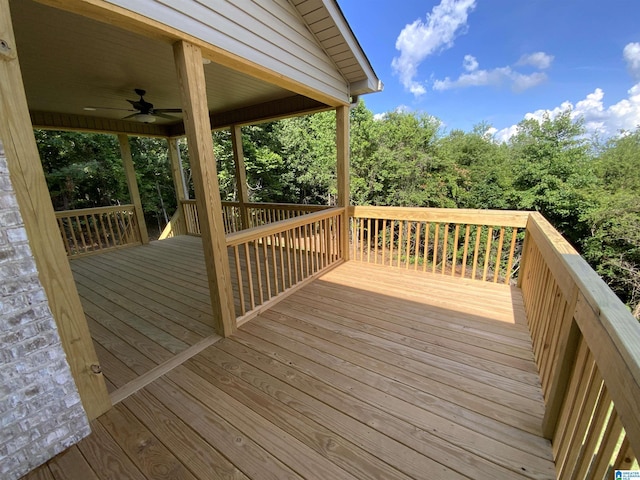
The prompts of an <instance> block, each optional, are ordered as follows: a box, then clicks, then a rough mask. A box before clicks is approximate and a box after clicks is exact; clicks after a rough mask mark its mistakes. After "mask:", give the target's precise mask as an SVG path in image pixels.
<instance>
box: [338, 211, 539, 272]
mask: <svg viewBox="0 0 640 480" xmlns="http://www.w3.org/2000/svg"><path fill="white" fill-rule="evenodd" d="M528 215H529V214H528V212H513V211H495V210H462V209H444V208H442V209H441V208H402V207H351V217H352V219H351V239H350V243H351V249H352V251H351V259H352V260H357V261H361V262H367V263H378V264H382V265H389V266H394V267H401V268H406V269H413V270H421V271H424V272H432V273H438V274H442V275H450V276H452V277H463V278H465V277H466V278H472V279H478V280H482V281H491V282H494V283H497V282H501V283H509V282H510V281H511V279H512V278H513V277H514V273H515V270H516V269H515V268H514V266H515V265H514V259H517V258H518V257H519V255H517V254H518V253H519V252H520V251H521V247H522V242H521V237H522V235H520V236H519V235H518V233H519V232H520V231H521V230H522V231H524V227H525V226H526V222H527V217H528Z"/></svg>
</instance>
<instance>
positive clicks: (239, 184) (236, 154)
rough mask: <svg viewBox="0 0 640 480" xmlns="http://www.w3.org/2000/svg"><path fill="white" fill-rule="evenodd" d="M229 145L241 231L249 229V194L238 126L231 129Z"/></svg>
mask: <svg viewBox="0 0 640 480" xmlns="http://www.w3.org/2000/svg"><path fill="white" fill-rule="evenodd" d="M231 143H232V145H233V164H234V165H235V169H236V190H237V192H238V202H239V203H240V222H241V223H242V229H243V230H246V229H247V228H249V226H250V225H249V211H248V210H247V203H248V200H249V193H248V191H247V170H246V168H245V166H244V151H243V150H242V128H241V127H240V126H238V125H233V126H232V127H231Z"/></svg>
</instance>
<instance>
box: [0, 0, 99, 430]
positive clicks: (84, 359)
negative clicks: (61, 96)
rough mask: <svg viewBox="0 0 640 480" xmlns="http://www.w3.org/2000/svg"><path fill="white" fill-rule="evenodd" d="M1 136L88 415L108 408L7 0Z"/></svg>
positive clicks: (0, 74) (0, 25) (2, 24)
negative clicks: (51, 191)
mask: <svg viewBox="0 0 640 480" xmlns="http://www.w3.org/2000/svg"><path fill="white" fill-rule="evenodd" d="M0 39H1V40H2V41H3V45H6V47H4V46H3V48H2V49H0V138H1V139H2V142H3V144H4V148H5V153H6V156H7V161H8V164H9V175H10V177H11V182H12V184H13V185H14V187H15V194H16V198H17V200H18V207H19V209H20V213H21V215H22V219H23V222H24V226H25V230H26V232H27V237H28V238H29V245H30V247H31V252H32V254H33V257H34V258H35V262H36V266H37V268H38V274H39V278H40V282H41V283H42V286H43V288H44V290H45V292H46V294H47V300H48V301H49V307H50V309H51V313H52V314H53V317H54V318H55V320H56V325H57V327H58V333H59V335H60V339H61V341H62V347H63V348H64V351H65V353H66V355H67V362H68V363H69V366H70V367H71V373H72V375H73V378H74V380H75V382H76V386H77V388H78V392H79V393H80V398H81V400H82V405H83V407H84V409H85V412H86V413H87V416H88V417H89V419H94V418H97V417H98V416H100V415H101V414H102V413H104V412H106V411H107V410H109V409H110V408H111V400H110V399H109V394H108V393H107V387H106V385H105V382H104V378H103V376H102V373H100V366H99V363H98V357H97V355H96V352H95V349H94V347H93V342H92V340H91V335H90V333H89V327H88V326H87V321H86V319H85V316H84V311H83V310H82V304H81V303H80V297H79V296H78V291H77V289H76V285H75V282H74V280H73V275H72V274H71V268H70V267H69V260H68V259H67V255H66V252H65V249H64V245H63V243H62V237H61V235H60V230H59V229H58V224H57V222H56V219H55V215H54V213H53V205H52V204H51V197H50V196H49V190H48V189H47V183H46V180H45V177H44V171H43V169H42V163H41V162H40V155H39V153H38V147H37V145H36V140H35V137H34V135H33V126H32V125H31V119H30V117H29V107H28V105H27V98H26V95H25V91H24V85H23V83H22V74H21V73H20V65H19V63H18V56H17V54H16V41H15V37H14V33H13V26H12V23H11V14H10V12H9V1H8V0H0Z"/></svg>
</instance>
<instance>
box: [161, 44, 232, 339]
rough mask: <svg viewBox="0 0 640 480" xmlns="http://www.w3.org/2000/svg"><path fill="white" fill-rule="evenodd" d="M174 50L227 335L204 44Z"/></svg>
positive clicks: (225, 267) (227, 296) (219, 315)
mask: <svg viewBox="0 0 640 480" xmlns="http://www.w3.org/2000/svg"><path fill="white" fill-rule="evenodd" d="M173 54H174V57H175V62H176V70H177V72H178V80H179V83H180V90H181V92H182V108H183V112H184V125H185V131H186V134H187V141H188V142H189V160H190V161H191V170H192V174H193V183H194V187H195V192H196V202H197V207H198V217H199V219H200V229H201V234H202V246H203V249H204V258H205V262H206V267H207V276H208V279H209V291H210V294H211V306H212V308H213V318H212V323H213V326H214V328H215V329H216V332H217V333H218V334H220V335H223V336H225V337H226V336H229V335H231V334H232V333H233V332H234V331H235V329H236V319H235V309H234V303H233V291H232V289H231V273H230V271H229V256H228V254H227V242H226V239H225V235H224V225H223V221H222V203H221V201H220V188H219V186H218V174H217V171H216V160H215V157H214V155H213V138H212V136H211V123H210V120H209V111H208V107H207V91H206V83H205V77H204V68H203V65H202V54H201V51H200V48H199V47H197V46H195V45H192V44H190V43H188V42H185V41H179V42H176V43H175V44H174V45H173Z"/></svg>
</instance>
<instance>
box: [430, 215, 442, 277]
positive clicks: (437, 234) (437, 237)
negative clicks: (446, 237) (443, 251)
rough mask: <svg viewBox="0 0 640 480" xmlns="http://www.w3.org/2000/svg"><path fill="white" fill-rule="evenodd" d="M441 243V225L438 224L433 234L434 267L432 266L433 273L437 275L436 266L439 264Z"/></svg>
mask: <svg viewBox="0 0 640 480" xmlns="http://www.w3.org/2000/svg"><path fill="white" fill-rule="evenodd" d="M439 241H440V223H436V227H435V232H434V234H433V265H432V266H431V273H436V266H437V264H438V243H439Z"/></svg>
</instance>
